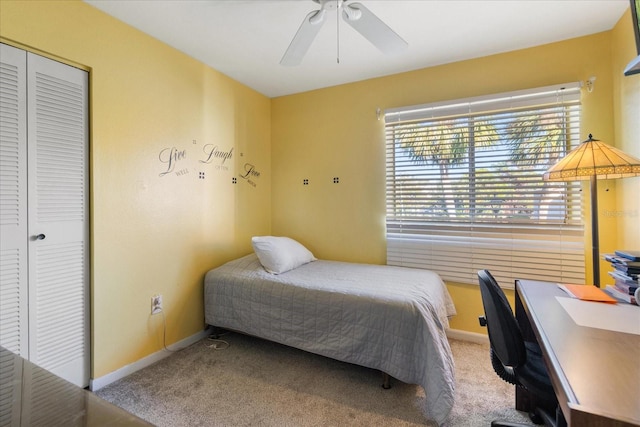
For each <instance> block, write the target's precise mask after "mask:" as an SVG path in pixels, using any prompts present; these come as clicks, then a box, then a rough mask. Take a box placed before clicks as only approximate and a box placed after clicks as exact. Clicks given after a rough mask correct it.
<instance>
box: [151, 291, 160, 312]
mask: <svg viewBox="0 0 640 427" xmlns="http://www.w3.org/2000/svg"><path fill="white" fill-rule="evenodd" d="M161 311H162V295H154V296H152V297H151V314H157V313H160V312H161Z"/></svg>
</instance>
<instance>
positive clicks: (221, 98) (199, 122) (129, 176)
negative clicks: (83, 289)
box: [0, 0, 271, 378]
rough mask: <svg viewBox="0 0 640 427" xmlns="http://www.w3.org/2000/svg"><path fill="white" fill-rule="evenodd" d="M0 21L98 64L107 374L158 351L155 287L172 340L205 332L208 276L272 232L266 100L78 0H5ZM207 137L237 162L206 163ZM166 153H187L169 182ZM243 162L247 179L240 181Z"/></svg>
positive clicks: (96, 293)
mask: <svg viewBox="0 0 640 427" xmlns="http://www.w3.org/2000/svg"><path fill="white" fill-rule="evenodd" d="M0 19H1V20H0V36H2V38H3V41H4V42H9V43H12V44H18V45H19V46H22V47H27V48H32V49H36V50H38V51H42V52H45V53H47V54H49V55H54V56H57V57H59V58H62V59H63V60H65V61H71V62H73V63H76V64H80V65H81V66H83V67H85V68H87V69H88V70H89V71H90V85H91V87H90V90H91V104H90V109H91V142H90V151H91V160H90V169H91V184H90V186H91V240H92V254H91V259H92V265H91V268H92V315H93V319H92V331H91V335H92V338H93V343H92V354H93V361H92V377H93V378H98V377H101V376H103V375H106V374H107V373H110V372H112V371H114V370H116V369H118V368H121V367H123V366H126V365H128V364H130V363H132V362H135V361H137V360H139V359H141V358H142V357H144V356H147V355H149V354H151V353H154V352H156V351H158V350H159V349H161V348H162V317H161V316H158V315H156V316H150V315H149V313H150V298H151V296H152V295H154V294H157V293H159V294H162V295H163V299H164V307H165V310H164V313H165V315H166V322H167V344H171V343H173V342H176V341H179V340H181V339H184V338H186V337H189V336H192V335H194V334H196V333H197V332H199V331H202V330H203V328H204V313H203V303H202V301H203V299H202V293H203V288H202V281H203V276H204V273H205V272H206V271H207V270H208V269H209V268H212V267H214V266H217V265H219V264H221V263H222V262H223V261H226V260H229V259H231V258H233V257H236V256H240V255H244V254H246V253H248V252H250V251H251V242H250V237H251V236H252V235H254V234H268V233H269V232H270V227H271V218H270V211H271V207H270V203H271V178H270V174H271V144H270V133H271V112H270V109H271V107H270V100H269V99H268V98H266V97H264V96H263V95H260V94H258V93H257V92H255V91H253V90H250V89H248V88H247V87H245V86H242V85H241V84H239V83H237V82H235V81H233V80H231V79H229V78H228V77H226V76H224V75H222V74H220V73H219V72H217V71H215V70H212V69H211V68H208V67H206V66H204V65H203V64H201V63H199V62H197V61H195V60H193V59H192V58H189V57H187V56H186V55H184V54H182V53H180V52H178V51H176V50H174V49H172V48H170V47H168V46H166V45H164V44H162V43H160V42H159V41H157V40H155V39H153V38H151V37H149V36H147V35H145V34H143V33H141V32H139V31H137V30H134V29H132V28H131V27H129V26H127V25H125V24H123V23H121V22H119V21H117V20H115V19H113V18H111V17H109V16H107V15H106V14H104V13H102V12H100V11H98V10H97V9H95V8H93V7H91V6H89V5H87V4H85V3H82V2H80V1H55V2H53V1H7V0H2V1H1V2H0ZM194 141H195V143H194ZM207 144H212V146H217V147H218V150H220V151H229V150H231V149H233V153H232V157H231V158H230V159H228V160H226V161H225V162H224V163H222V158H221V157H216V158H215V160H214V162H212V163H210V164H202V163H199V160H201V159H203V158H204V153H203V149H204V148H205V146H206V145H207ZM171 148H175V149H177V150H178V151H181V152H182V151H184V152H185V153H186V157H184V158H183V159H181V160H179V161H178V163H177V164H175V167H174V169H173V170H172V171H171V172H170V173H167V174H166V175H164V176H160V174H161V173H162V172H165V171H167V170H168V168H169V165H168V164H166V163H163V162H162V161H161V156H162V158H163V159H167V158H168V152H167V151H163V150H165V149H169V150H170V149H171ZM161 153H162V154H161ZM246 163H250V164H253V165H255V170H256V171H258V172H259V174H260V175H259V176H253V178H252V180H251V181H252V182H248V180H245V179H242V178H241V177H239V175H241V173H242V171H243V170H244V167H245V164H246ZM181 172H182V174H180V175H179V173H181ZM200 172H204V173H205V175H204V179H201V178H200V177H199V173H200ZM232 177H237V181H238V183H237V184H232Z"/></svg>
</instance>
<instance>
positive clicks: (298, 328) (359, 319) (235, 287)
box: [204, 254, 455, 424]
mask: <svg viewBox="0 0 640 427" xmlns="http://www.w3.org/2000/svg"><path fill="white" fill-rule="evenodd" d="M204 287H205V288H204V293H205V320H206V322H207V324H209V325H214V326H219V327H222V328H228V329H232V330H236V331H239V332H244V333H247V334H250V335H255V336H258V337H262V338H265V339H268V340H271V341H275V342H279V343H282V344H285V345H288V346H292V347H296V348H299V349H302V350H306V351H309V352H312V353H316V354H319V355H323V356H327V357H331V358H333V359H337V360H341V361H344V362H349V363H354V364H357V365H361V366H365V367H369V368H373V369H379V370H380V371H382V372H386V373H387V374H389V375H391V376H392V377H394V378H396V379H398V380H400V381H403V382H405V383H408V384H418V385H420V386H422V387H423V388H424V390H425V395H426V410H427V413H428V416H429V417H430V418H433V419H434V420H435V421H437V422H438V423H439V424H442V423H444V422H445V420H446V419H447V417H448V415H449V412H450V411H451V408H452V406H453V402H454V395H455V393H454V386H455V377H454V365H453V356H452V354H451V349H450V347H449V342H448V341H447V337H446V335H445V329H446V328H447V327H448V317H449V316H452V315H454V314H455V307H454V305H453V302H452V300H451V297H450V295H449V293H448V292H447V289H446V286H445V285H444V283H443V282H442V280H441V279H440V277H439V276H438V275H437V274H435V273H433V272H430V271H426V270H418V269H410V268H402V267H391V266H381V265H370V264H353V263H345V262H337V261H325V260H318V261H314V262H311V263H309V264H305V265H303V266H301V267H298V268H296V269H294V270H291V271H288V272H286V273H284V274H280V275H274V274H270V273H267V272H266V271H265V270H264V268H262V266H261V265H260V262H259V261H258V258H257V256H256V255H255V254H250V255H247V256H245V257H242V258H239V259H237V260H234V261H231V262H228V263H226V264H224V265H222V266H220V267H218V268H216V269H213V270H211V271H209V272H208V273H207V275H206V277H205V281H204Z"/></svg>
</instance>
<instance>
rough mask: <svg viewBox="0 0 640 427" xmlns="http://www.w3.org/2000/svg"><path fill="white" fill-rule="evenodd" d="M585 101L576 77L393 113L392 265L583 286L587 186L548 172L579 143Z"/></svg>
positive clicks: (389, 119)
mask: <svg viewBox="0 0 640 427" xmlns="http://www.w3.org/2000/svg"><path fill="white" fill-rule="evenodd" d="M579 100H580V87H579V85H578V84H577V83H574V84H567V85H558V86H554V87H546V88H540V89H536V90H527V91H520V92H514V93H508V94H500V95H495V96H490V97H480V98H473V99H466V100H461V101H452V102H444V103H437V104H429V105H422V106H416V107H407V108H399V109H394V110H387V111H385V122H386V125H385V128H386V143H387V159H386V165H387V172H386V175H387V188H386V194H387V263H388V264H390V265H403V266H410V267H419V268H427V269H431V270H434V271H437V272H438V273H439V274H440V275H441V276H442V277H443V278H444V279H445V280H450V281H455V282H459V283H477V271H478V270H479V269H484V268H488V269H489V270H491V272H492V273H493V274H494V276H495V277H496V278H497V279H498V280H499V281H500V282H501V284H502V285H506V286H513V283H514V280H515V279H518V278H520V279H538V280H551V281H574V282H575V281H579V282H583V281H584V242H583V227H582V220H581V202H580V188H581V187H580V183H579V182H573V183H566V182H547V181H543V179H542V174H543V173H544V172H545V171H546V170H547V169H548V168H549V167H550V166H552V165H553V164H555V163H556V162H557V161H558V160H559V159H561V158H562V157H563V156H564V155H565V154H566V153H567V152H568V151H569V150H570V149H571V148H573V147H574V146H576V145H577V144H578V143H579V142H580V103H579Z"/></svg>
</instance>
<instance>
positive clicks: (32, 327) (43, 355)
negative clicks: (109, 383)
mask: <svg viewBox="0 0 640 427" xmlns="http://www.w3.org/2000/svg"><path fill="white" fill-rule="evenodd" d="M27 80H28V91H27V117H28V122H27V132H28V144H27V147H28V159H29V160H28V178H27V179H28V210H29V215H28V216H29V220H28V227H29V233H28V235H29V238H28V245H29V359H30V360H31V361H32V362H34V363H36V364H37V365H39V366H41V367H43V368H45V369H47V370H49V371H51V372H53V373H55V374H57V375H59V376H61V377H63V378H65V379H67V380H69V381H71V382H73V383H74V384H77V385H80V386H85V385H88V383H89V270H88V265H89V251H88V236H89V233H88V226H89V221H88V200H87V195H88V185H87V184H88V179H87V176H88V174H87V164H88V162H87V160H88V144H87V141H88V123H87V121H88V113H87V112H88V75H87V73H86V72H85V71H82V70H79V69H77V68H73V67H70V66H67V65H64V64H61V63H59V62H56V61H52V60H50V59H47V58H44V57H41V56H38V55H32V54H29V55H28V56H27Z"/></svg>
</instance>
